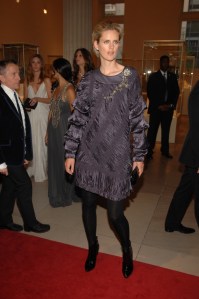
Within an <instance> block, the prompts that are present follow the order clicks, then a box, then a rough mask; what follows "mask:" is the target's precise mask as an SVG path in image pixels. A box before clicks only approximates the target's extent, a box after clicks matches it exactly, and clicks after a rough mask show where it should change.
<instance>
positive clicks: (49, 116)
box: [0, 22, 199, 278]
mask: <svg viewBox="0 0 199 299" xmlns="http://www.w3.org/2000/svg"><path fill="white" fill-rule="evenodd" d="M122 36H123V32H122V29H121V27H120V25H119V24H116V23H111V22H101V23H99V24H97V25H96V27H95V28H94V30H93V34H92V44H93V50H94V53H95V54H96V56H97V57H98V58H99V60H100V67H99V68H97V69H96V68H95V66H94V63H93V60H92V55H91V52H90V51H88V50H87V49H85V48H78V49H77V50H76V51H75V53H74V58H73V62H72V65H71V63H70V62H69V61H68V60H67V59H65V58H57V59H55V60H54V61H53V63H52V72H53V87H52V81H51V80H50V79H49V78H48V77H47V76H46V75H45V67H44V66H45V64H44V60H43V58H42V56H41V55H40V54H35V55H33V56H32V57H31V58H30V61H29V64H28V68H27V75H26V78H25V81H24V99H25V100H26V99H29V100H28V101H29V106H28V108H27V107H26V108H25V106H23V104H22V102H21V101H20V99H19V97H18V94H17V92H16V90H17V89H18V88H19V83H20V76H19V67H18V65H17V63H16V62H15V61H13V60H3V61H0V82H1V86H0V109H1V113H0V174H1V175H2V188H1V194H0V195H1V199H0V229H10V230H14V231H21V230H23V229H24V230H25V231H33V232H37V233H41V232H46V231H48V230H49V229H50V226H49V225H48V224H42V223H40V222H39V221H38V220H37V218H36V216H35V212H34V207H33V203H32V181H31V178H33V179H34V180H35V182H43V181H45V180H47V179H48V197H49V203H50V205H51V206H52V207H54V208H55V207H65V206H68V205H71V204H72V202H73V201H82V217H83V224H84V229H85V233H86V237H87V241H88V256H87V259H86V261H85V271H87V272H88V271H91V270H93V269H94V268H95V265H96V261H97V255H98V251H99V246H100V245H99V242H98V238H97V235H96V231H97V217H96V207H97V202H98V198H99V197H101V198H103V199H104V201H105V202H106V206H107V211H108V218H109V221H110V223H111V226H112V227H113V229H114V231H115V233H116V235H117V237H118V239H119V242H120V244H121V248H122V253H123V259H122V273H123V276H124V277H125V278H128V277H129V276H130V275H131V274H132V272H133V250H132V246H131V240H130V232H129V224H128V220H127V218H126V217H125V215H124V200H125V199H126V198H127V197H128V196H129V195H130V193H131V192H132V191H133V188H134V186H133V185H132V183H131V176H132V171H133V170H136V171H137V174H138V177H139V176H141V175H142V173H143V170H144V161H145V157H146V158H147V159H148V160H151V159H152V158H153V149H154V146H155V141H156V135H157V131H158V127H159V125H160V124H161V127H162V140H161V141H162V144H161V151H162V155H163V156H165V157H166V158H169V159H171V158H172V156H171V154H170V152H169V129H170V125H171V121H172V116H173V111H174V109H175V108H176V104H177V100H178V96H179V87H178V82H177V77H176V76H175V75H174V74H173V73H171V72H169V70H168V68H169V57H168V56H165V55H164V56H162V57H161V58H160V70H159V71H158V72H156V73H154V74H152V75H151V76H150V77H149V80H148V83H147V84H148V85H147V95H148V99H149V110H148V112H149V114H150V121H149V125H150V126H149V125H148V124H147V123H146V121H145V119H144V110H145V109H146V103H145V101H144V100H143V98H142V95H141V86H140V78H139V75H138V73H137V71H136V70H135V69H134V68H133V67H130V66H128V67H127V66H124V65H122V64H119V63H118V62H117V53H118V49H119V47H120V41H121V38H122ZM197 92H198V91H197ZM197 92H196V91H194V92H193V93H192V97H193V95H194V98H195V95H196V94H198V93H197ZM195 102H196V101H195ZM190 107H191V106H190ZM193 109H195V108H193ZM193 109H192V108H190V110H191V111H192V113H194V111H193ZM194 115H196V114H194ZM197 119H198V118H197V117H196V121H195V122H197ZM148 127H149V128H148ZM2 128H5V129H2ZM147 129H148V134H147V135H146V130H147ZM192 135H193V134H192V131H190V134H189V135H188V141H189V144H191V143H192V142H193V140H192ZM196 135H197V136H198V134H196V131H195V135H193V136H195V137H194V138H195V140H194V142H195V143H194V145H195V149H196V150H197V147H198V142H196V141H197V140H198V138H197V137H196ZM188 141H187V142H188ZM190 148H191V145H190V146H189V150H190ZM195 149H194V148H193V151H192V152H191V153H190V156H191V155H192V160H191V162H189V159H188V158H187V156H186V153H185V150H184V152H183V154H182V155H183V157H185V158H183V159H182V160H183V161H185V162H184V163H185V165H186V170H185V173H184V176H183V178H182V181H181V184H180V186H179V187H178V189H177V191H176V193H175V196H174V197H175V199H173V201H172V203H171V207H170V210H169V212H168V215H167V220H166V224H165V230H166V231H167V232H172V231H175V230H176V231H179V232H181V233H193V232H194V230H193V229H191V228H186V227H184V226H183V225H182V224H181V220H182V218H183V216H184V214H185V211H186V209H187V207H188V205H189V203H190V200H191V197H192V194H193V193H194V192H195V193H196V195H197V194H198V191H197V190H198V188H196V182H195V180H196V179H198V169H199V165H198V156H196V157H195V156H194V155H198V154H197V153H196V151H195ZM194 157H195V158H194ZM187 161H188V162H187ZM186 180H189V183H190V188H189V196H187V200H186V202H184V205H183V207H182V212H181V213H178V214H180V215H177V210H178V207H179V206H180V205H182V203H181V201H180V197H181V193H182V192H184V191H183V190H184V189H185V187H184V185H186V182H187V181H186ZM183 184H184V185H183ZM197 196H198V195H197ZM197 196H196V197H197ZM15 200H17V205H18V207H19V211H20V213H21V216H22V219H23V223H24V227H22V226H21V225H18V224H15V223H14V222H13V219H12V214H13V209H14V204H15ZM195 211H196V212H195V214H196V218H197V221H198V222H199V219H198V214H199V212H198V201H196V205H195Z"/></svg>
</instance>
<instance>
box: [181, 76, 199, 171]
mask: <svg viewBox="0 0 199 299" xmlns="http://www.w3.org/2000/svg"><path fill="white" fill-rule="evenodd" d="M188 114H189V131H188V134H187V136H186V139H185V142H184V145H183V148H182V151H181V155H180V162H182V163H183V164H185V165H187V166H190V167H196V168H199V133H198V128H199V81H198V82H197V83H196V85H195V86H194V87H193V89H192V91H191V93H190V95H189V101H188Z"/></svg>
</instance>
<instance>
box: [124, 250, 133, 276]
mask: <svg viewBox="0 0 199 299" xmlns="http://www.w3.org/2000/svg"><path fill="white" fill-rule="evenodd" d="M132 272H133V250H132V247H131V245H130V246H129V247H128V248H126V249H123V262H122V273H123V276H124V277H125V278H128V277H129V276H130V275H131V274H132Z"/></svg>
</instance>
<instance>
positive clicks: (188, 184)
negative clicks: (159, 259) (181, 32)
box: [165, 81, 199, 234]
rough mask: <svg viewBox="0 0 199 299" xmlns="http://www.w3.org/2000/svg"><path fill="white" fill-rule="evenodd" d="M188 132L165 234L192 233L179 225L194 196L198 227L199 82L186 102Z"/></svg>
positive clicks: (191, 230)
mask: <svg viewBox="0 0 199 299" xmlns="http://www.w3.org/2000/svg"><path fill="white" fill-rule="evenodd" d="M188 113H189V132H188V134H187V136H186V139H185V142H184V145H183V148H182V152H181V155H180V162H181V163H183V164H184V165H185V169H184V173H183V175H182V177H181V181H180V184H179V186H178V187H177V189H176V191H175V193H174V196H173V199H172V201H171V204H170V207H169V210H168V214H167V217H166V221H165V230H166V231H167V232H173V231H179V232H181V233H184V234H191V233H194V232H195V230H194V229H193V228H189V227H185V226H183V225H182V224H181V222H182V219H183V217H184V215H185V213H186V210H187V208H188V206H189V204H190V202H191V200H192V198H193V195H195V206H194V208H195V217H196V221H197V224H198V226H199V134H198V128H199V81H198V82H197V83H196V85H195V86H194V88H193V90H192V92H191V94H190V96H189V102H188Z"/></svg>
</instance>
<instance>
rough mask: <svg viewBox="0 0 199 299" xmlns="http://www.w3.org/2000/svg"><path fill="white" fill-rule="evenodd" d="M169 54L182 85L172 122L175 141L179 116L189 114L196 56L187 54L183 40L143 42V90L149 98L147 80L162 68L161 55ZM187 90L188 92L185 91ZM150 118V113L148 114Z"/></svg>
mask: <svg viewBox="0 0 199 299" xmlns="http://www.w3.org/2000/svg"><path fill="white" fill-rule="evenodd" d="M162 55H168V56H169V58H170V71H171V72H173V73H175V74H176V76H177V78H178V84H179V87H180V96H179V99H178V104H177V107H176V111H175V112H174V116H173V121H172V124H171V132H170V142H172V143H173V142H175V132H176V125H177V118H178V116H179V115H180V114H187V111H185V110H186V109H187V108H186V109H185V107H187V99H188V95H189V93H190V89H191V87H192V78H193V72H194V57H192V56H187V55H186V44H185V42H184V41H181V40H147V41H144V43H143V56H142V75H141V81H142V92H143V96H144V98H145V100H146V102H148V99H147V92H146V87H147V80H148V77H149V76H150V74H151V73H153V72H156V71H158V70H159V68H160V57H161V56H162ZM185 90H186V93H185ZM146 118H147V120H148V115H146ZM157 140H160V132H158V137H157Z"/></svg>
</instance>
